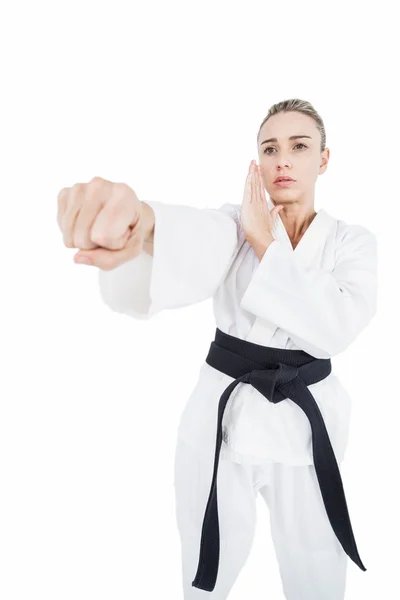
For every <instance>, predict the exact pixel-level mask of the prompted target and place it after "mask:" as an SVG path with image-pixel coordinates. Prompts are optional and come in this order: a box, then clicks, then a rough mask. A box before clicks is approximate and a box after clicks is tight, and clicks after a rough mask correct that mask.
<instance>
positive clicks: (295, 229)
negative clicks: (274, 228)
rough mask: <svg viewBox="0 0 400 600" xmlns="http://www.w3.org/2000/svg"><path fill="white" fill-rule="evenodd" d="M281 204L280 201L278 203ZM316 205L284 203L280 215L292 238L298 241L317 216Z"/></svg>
mask: <svg viewBox="0 0 400 600" xmlns="http://www.w3.org/2000/svg"><path fill="white" fill-rule="evenodd" d="M277 204H279V203H277ZM316 214H317V213H316V211H315V208H314V206H303V205H302V206H298V205H297V206H296V205H293V204H291V205H287V206H285V205H283V208H281V210H280V211H279V216H280V218H281V219H282V223H283V225H284V226H285V229H286V232H287V234H288V236H289V238H290V240H291V241H292V242H294V243H297V242H298V241H299V240H300V238H301V237H302V235H303V234H304V232H305V231H306V229H307V228H308V227H309V226H310V224H311V223H312V221H313V220H314V218H315V216H316Z"/></svg>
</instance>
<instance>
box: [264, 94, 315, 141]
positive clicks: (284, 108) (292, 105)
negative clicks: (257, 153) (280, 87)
mask: <svg viewBox="0 0 400 600" xmlns="http://www.w3.org/2000/svg"><path fill="white" fill-rule="evenodd" d="M290 111H297V112H300V113H303V114H304V115H308V116H309V117H311V118H313V119H314V121H315V124H316V126H317V129H318V131H319V132H320V134H321V152H322V151H323V150H325V146H326V132H325V125H324V122H323V120H322V118H321V117H320V115H319V114H318V113H317V111H316V110H315V108H314V107H313V105H312V104H311V103H310V102H307V101H306V100H300V99H299V98H291V99H290V100H283V101H282V102H278V103H277V104H273V105H272V106H271V108H270V109H269V111H268V114H267V116H266V117H265V119H264V121H263V122H262V123H261V125H260V128H259V130H258V134H257V144H258V142H259V137H260V131H261V127H262V126H263V125H264V123H265V122H266V121H268V119H269V118H270V117H273V116H274V115H277V114H278V113H280V112H290Z"/></svg>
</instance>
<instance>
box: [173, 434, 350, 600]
mask: <svg viewBox="0 0 400 600" xmlns="http://www.w3.org/2000/svg"><path fill="white" fill-rule="evenodd" d="M213 461H214V450H212V451H210V452H208V453H202V452H200V451H198V450H196V449H194V448H192V447H191V446H190V445H188V444H187V443H186V442H184V441H183V440H181V439H179V438H178V440H177V446H176V454H175V474H174V484H175V506H176V519H177V526H178V530H179V536H180V540H181V551H182V583H183V593H184V596H183V598H184V600H198V599H203V600H205V599H208V600H225V599H226V598H227V597H228V594H229V592H230V590H231V588H232V587H233V585H234V583H235V581H236V579H237V577H238V575H239V572H240V570H241V569H242V567H243V565H244V564H245V562H246V560H247V558H248V556H249V553H250V550H251V546H252V542H253V538H254V532H255V524H256V498H257V494H258V492H260V493H261V495H262V497H263V498H264V500H265V502H266V504H267V506H268V508H269V516H270V524H271V535H272V541H273V544H274V549H275V554H276V558H277V561H278V565H279V572H280V576H281V581H282V589H283V593H284V596H285V598H286V599H287V600H322V599H323V600H343V599H344V597H345V584H346V570H347V562H348V560H349V559H348V556H347V554H346V553H345V552H344V550H343V548H342V546H341V545H340V543H339V541H338V539H337V538H336V536H335V533H334V532H333V529H332V527H331V524H330V522H329V519H328V516H327V514H326V511H325V506H324V504H323V500H322V496H321V491H320V488H319V484H318V479H317V477H316V473H315V468H314V465H304V466H292V465H284V464H281V463H265V464H262V465H251V464H250V465H247V464H246V465H244V464H238V463H235V462H232V461H230V460H226V459H221V458H220V461H219V467H218V478H217V498H218V516H219V528H220V561H219V570H218V579H217V583H216V586H215V588H214V590H213V591H212V592H207V591H204V590H199V589H198V588H194V587H192V581H193V579H194V577H195V575H196V571H197V565H198V559H199V548H200V539H201V529H202V524H203V518H204V511H205V508H206V504H207V499H208V495H209V491H210V485H211V479H212V472H213ZM339 468H340V465H339ZM265 572H266V573H267V572H268V567H267V565H266V568H265ZM267 581H268V577H266V582H267ZM266 585H267V583H266ZM266 592H268V589H266ZM265 597H267V593H266V595H265Z"/></svg>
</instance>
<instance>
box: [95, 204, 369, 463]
mask: <svg viewBox="0 0 400 600" xmlns="http://www.w3.org/2000/svg"><path fill="white" fill-rule="evenodd" d="M146 202H147V201H146ZM267 203H268V207H269V209H270V210H271V209H272V208H273V206H274V205H273V203H272V201H271V200H270V199H269V198H267ZM147 204H149V205H150V206H151V207H152V208H153V210H154V213H155V229H154V256H150V255H148V254H146V253H145V252H142V253H141V254H140V255H138V256H137V257H135V258H134V259H133V260H131V261H129V262H127V263H125V264H123V265H121V266H120V267H117V268H116V269H114V270H112V271H103V270H101V269H100V270H99V286H100V292H101V296H102V298H103V300H104V302H105V303H106V304H107V305H108V306H109V307H110V308H111V309H112V310H114V311H116V312H119V313H125V314H127V315H130V316H132V317H134V318H139V319H148V318H150V317H151V316H153V315H154V314H155V313H157V312H159V311H161V310H164V309H172V308H179V307H183V306H187V305H190V304H194V303H197V302H201V301H203V300H206V299H207V298H212V300H213V311H214V316H215V321H216V326H217V327H218V328H219V329H221V330H222V331H224V332H225V333H228V334H230V335H234V336H236V337H239V338H241V339H245V340H249V341H251V342H255V343H257V344H261V345H264V346H273V347H276V348H287V349H301V350H304V351H306V352H308V353H309V354H311V355H312V356H315V357H316V358H331V357H333V356H335V355H336V354H338V353H340V352H342V351H343V350H345V349H346V348H347V347H348V346H349V345H350V344H351V342H352V341H353V340H355V339H356V337H357V336H358V335H359V334H360V332H361V331H362V330H363V329H364V328H365V327H366V325H367V324H368V323H369V321H370V320H371V318H372V317H373V316H374V314H375V313H376V308H377V243H376V237H375V235H374V234H373V233H371V232H370V231H369V230H368V229H366V228H365V227H363V226H361V225H355V224H348V223H346V222H345V221H343V220H339V219H336V218H335V217H333V216H331V215H330V214H329V213H328V212H327V211H326V210H324V209H323V208H322V209H320V210H319V211H318V212H317V214H316V216H315V217H314V219H313V221H312V222H311V224H310V225H309V226H308V228H307V229H306V231H305V233H304V234H303V237H302V238H301V240H300V242H299V243H298V245H297V246H296V248H295V249H293V247H292V245H291V242H290V239H289V236H288V234H287V232H286V229H285V227H284V225H283V222H282V220H281V218H280V216H279V214H278V216H277V217H276V220H275V223H274V227H273V230H272V233H273V236H274V238H275V240H274V241H273V242H272V243H271V244H270V245H269V247H268V248H267V250H266V252H265V254H264V256H263V257H262V259H261V261H259V260H258V258H257V256H256V255H255V253H254V251H253V248H252V246H251V245H250V244H249V243H248V242H247V240H246V238H245V235H244V232H243V229H242V227H241V223H240V205H236V204H230V203H226V204H223V205H222V206H220V208H218V209H210V208H205V209H200V208H194V207H188V206H183V205H176V204H165V203H161V202H155V201H154V202H153V201H151V202H147ZM211 341H212V340H211V339H210V343H211ZM231 381H233V379H232V378H231V377H229V376H228V375H225V374H223V373H221V372H220V371H217V370H216V369H213V368H212V367H211V366H209V365H208V364H207V363H206V362H204V363H203V365H201V367H200V371H199V377H198V380H197V382H196V384H195V386H194V389H193V391H192V393H191V395H190V397H189V399H188V401H187V404H186V406H185V409H184V411H183V414H182V417H181V420H180V424H179V431H178V436H179V437H181V438H183V439H184V440H186V441H187V442H188V443H189V444H191V445H195V446H196V447H198V448H199V449H200V450H202V451H204V452H213V450H214V448H215V436H216V423H217V406H218V401H219V398H220V396H221V394H222V392H223V390H224V389H225V388H226V387H227V386H228V385H229V383H230V382H231ZM309 390H310V392H311V393H312V395H313V396H314V398H315V400H316V402H317V404H318V406H319V409H320V411H321V413H322V416H323V418H324V421H325V425H326V428H327V430H328V434H329V437H330V440H331V444H332V447H333V450H334V452H335V456H336V460H337V461H338V462H340V461H341V460H342V459H343V458H344V453H345V449H346V446H347V441H348V431H349V421H350V413H351V398H350V397H349V394H348V393H347V391H346V390H345V388H344V387H343V385H342V384H341V382H340V380H339V378H338V377H337V376H336V375H335V374H334V372H333V368H332V372H331V374H330V375H329V376H328V377H326V378H325V379H323V380H322V381H320V382H318V383H315V384H312V385H310V386H309ZM223 432H224V433H223V440H224V441H223V445H222V449H221V458H223V457H226V458H230V459H231V460H234V461H236V462H239V463H254V464H256V463H261V462H281V463H286V464H291V465H305V464H313V457H312V448H311V429H310V424H309V422H308V419H307V417H306V416H305V414H304V413H303V411H302V410H301V409H300V408H299V407H298V406H296V404H294V403H293V402H292V401H291V400H290V399H285V400H283V401H282V402H279V403H278V404H273V403H271V402H268V401H267V400H266V399H265V397H264V396H262V394H260V392H258V390H256V389H255V388H254V387H253V386H250V385H246V384H243V383H241V384H239V385H238V386H237V387H236V388H235V390H234V392H233V393H232V395H231V397H230V399H229V401H228V404H227V406H226V409H225V414H224V421H223Z"/></svg>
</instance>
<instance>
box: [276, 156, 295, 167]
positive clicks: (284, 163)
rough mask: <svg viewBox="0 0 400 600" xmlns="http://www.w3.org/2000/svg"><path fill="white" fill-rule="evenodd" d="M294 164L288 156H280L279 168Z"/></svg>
mask: <svg viewBox="0 0 400 600" xmlns="http://www.w3.org/2000/svg"><path fill="white" fill-rule="evenodd" d="M291 166H292V164H291V162H290V160H289V159H288V158H284V157H281V158H278V161H277V167H278V169H284V168H285V167H286V168H290V167H291Z"/></svg>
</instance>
